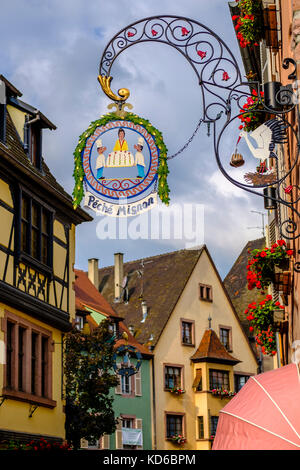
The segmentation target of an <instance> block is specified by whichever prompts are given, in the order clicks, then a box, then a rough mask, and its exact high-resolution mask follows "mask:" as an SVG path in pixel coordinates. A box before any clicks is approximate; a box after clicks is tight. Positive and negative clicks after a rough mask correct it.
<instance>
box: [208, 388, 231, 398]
mask: <svg viewBox="0 0 300 470" xmlns="http://www.w3.org/2000/svg"><path fill="white" fill-rule="evenodd" d="M211 393H212V395H214V396H215V397H220V398H231V397H234V396H235V395H236V393H235V392H230V391H228V390H226V389H223V388H213V389H212V390H211Z"/></svg>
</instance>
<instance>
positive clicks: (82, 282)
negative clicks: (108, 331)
mask: <svg viewBox="0 0 300 470" xmlns="http://www.w3.org/2000/svg"><path fill="white" fill-rule="evenodd" d="M74 271H75V285H74V290H75V305H76V310H79V311H81V312H82V311H85V312H88V311H87V310H86V307H90V308H91V309H92V310H95V311H96V312H98V313H101V314H103V315H104V316H106V317H112V318H114V319H115V318H120V317H119V315H118V314H117V313H116V312H115V311H114V310H113V308H112V307H111V305H110V304H109V303H108V302H107V301H106V300H105V298H104V297H103V295H101V294H100V292H99V291H98V290H97V289H96V287H95V286H94V284H93V283H92V282H91V281H90V280H89V278H88V276H87V275H86V273H85V272H84V271H81V270H79V269H75V270H74ZM87 321H88V323H89V324H90V326H92V327H95V326H97V322H96V321H95V319H94V318H93V317H92V316H91V315H87ZM119 332H120V334H122V333H126V334H127V337H128V344H129V345H130V346H134V347H135V348H137V349H138V351H140V353H141V354H143V355H144V356H148V357H151V356H153V353H152V352H150V351H149V349H148V348H147V347H145V346H143V345H142V344H140V343H139V342H138V341H137V340H136V339H135V338H134V337H133V336H132V334H131V333H130V331H129V329H128V328H127V326H126V325H125V324H124V323H123V322H122V321H119ZM125 342H126V340H125V339H123V338H121V339H119V340H118V341H116V344H115V347H116V348H118V347H119V346H121V345H122V344H125Z"/></svg>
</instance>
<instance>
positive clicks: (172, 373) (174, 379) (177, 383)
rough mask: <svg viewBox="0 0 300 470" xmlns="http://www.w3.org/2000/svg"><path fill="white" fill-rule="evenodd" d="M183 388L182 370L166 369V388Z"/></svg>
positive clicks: (178, 368)
mask: <svg viewBox="0 0 300 470" xmlns="http://www.w3.org/2000/svg"><path fill="white" fill-rule="evenodd" d="M174 387H181V368H180V367H170V366H166V367H165V388H174Z"/></svg>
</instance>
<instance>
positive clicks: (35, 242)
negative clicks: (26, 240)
mask: <svg viewBox="0 0 300 470" xmlns="http://www.w3.org/2000/svg"><path fill="white" fill-rule="evenodd" d="M31 256H33V258H36V259H39V233H38V230H36V229H35V228H33V227H32V231H31Z"/></svg>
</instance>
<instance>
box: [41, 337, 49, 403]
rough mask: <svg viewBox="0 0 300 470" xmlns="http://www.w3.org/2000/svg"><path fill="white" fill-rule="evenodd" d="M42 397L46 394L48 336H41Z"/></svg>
mask: <svg viewBox="0 0 300 470" xmlns="http://www.w3.org/2000/svg"><path fill="white" fill-rule="evenodd" d="M41 379H42V383H41V385H42V397H46V396H47V385H48V380H47V379H48V338H45V337H44V336H43V337H42V377H41Z"/></svg>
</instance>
